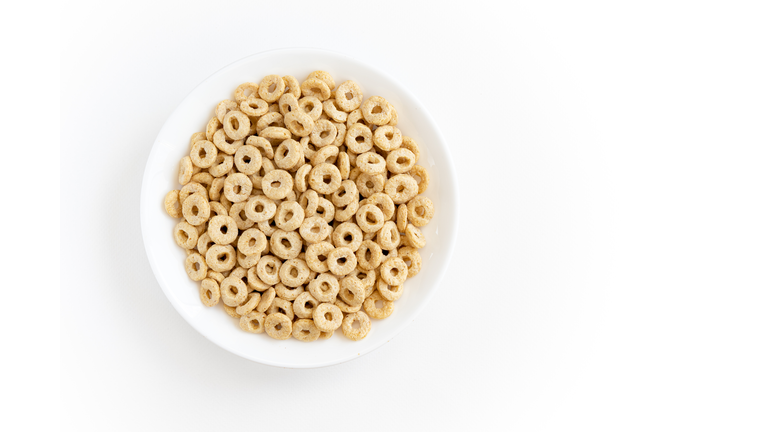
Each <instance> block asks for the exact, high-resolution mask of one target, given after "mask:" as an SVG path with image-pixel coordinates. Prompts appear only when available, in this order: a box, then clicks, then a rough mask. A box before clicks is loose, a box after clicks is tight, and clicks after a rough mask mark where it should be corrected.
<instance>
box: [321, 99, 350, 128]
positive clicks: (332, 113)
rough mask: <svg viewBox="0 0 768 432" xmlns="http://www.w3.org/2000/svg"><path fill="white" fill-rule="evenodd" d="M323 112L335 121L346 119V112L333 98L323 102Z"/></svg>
mask: <svg viewBox="0 0 768 432" xmlns="http://www.w3.org/2000/svg"><path fill="white" fill-rule="evenodd" d="M323 112H324V113H325V114H326V115H327V116H328V118H330V119H331V120H333V121H335V122H338V123H343V122H346V121H347V113H346V112H344V110H342V109H341V107H339V105H338V103H337V102H336V99H335V98H331V99H328V100H326V101H325V102H323Z"/></svg>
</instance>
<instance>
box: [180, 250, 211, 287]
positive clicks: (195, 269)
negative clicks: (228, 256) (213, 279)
mask: <svg viewBox="0 0 768 432" xmlns="http://www.w3.org/2000/svg"><path fill="white" fill-rule="evenodd" d="M184 268H185V270H186V271H187V275H188V276H189V278H190V279H192V280H193V281H201V280H203V279H205V277H206V276H207V275H208V265H206V264H205V260H204V259H203V257H202V256H201V255H200V254H199V253H193V254H191V255H189V256H188V257H187V259H186V261H185V262H184Z"/></svg>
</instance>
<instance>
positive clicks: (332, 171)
mask: <svg viewBox="0 0 768 432" xmlns="http://www.w3.org/2000/svg"><path fill="white" fill-rule="evenodd" d="M309 186H310V187H311V188H312V189H314V190H316V191H317V193H319V194H332V193H334V192H336V189H338V188H339V186H341V173H339V169H338V168H336V165H332V164H329V163H322V164H320V165H317V166H315V167H314V168H312V170H311V171H310V172H309ZM331 219H333V217H331Z"/></svg>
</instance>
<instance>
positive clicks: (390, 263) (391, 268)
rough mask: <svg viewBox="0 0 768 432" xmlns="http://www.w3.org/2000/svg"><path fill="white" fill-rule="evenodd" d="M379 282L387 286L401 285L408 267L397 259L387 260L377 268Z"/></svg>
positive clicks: (401, 260)
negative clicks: (381, 281) (379, 276)
mask: <svg viewBox="0 0 768 432" xmlns="http://www.w3.org/2000/svg"><path fill="white" fill-rule="evenodd" d="M379 274H380V275H381V280H383V281H384V282H386V283H387V284H389V285H402V284H403V282H405V279H406V278H407V277H408V266H407V265H405V261H403V259H402V258H399V257H393V258H387V259H386V260H384V262H383V263H381V267H380V268H379Z"/></svg>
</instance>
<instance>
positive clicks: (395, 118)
mask: <svg viewBox="0 0 768 432" xmlns="http://www.w3.org/2000/svg"><path fill="white" fill-rule="evenodd" d="M387 103H389V102H387ZM389 109H390V110H392V117H391V118H390V119H389V123H387V125H389V126H397V121H398V118H399V117H398V115H397V110H396V109H395V107H394V106H393V105H392V104H391V103H390V104H389Z"/></svg>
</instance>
